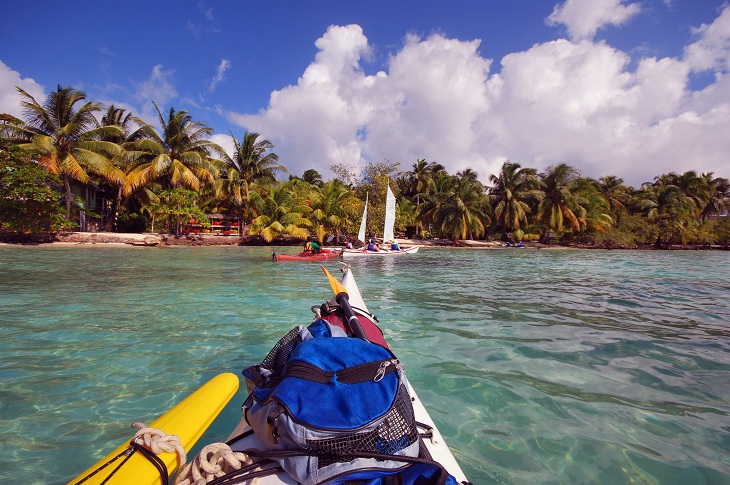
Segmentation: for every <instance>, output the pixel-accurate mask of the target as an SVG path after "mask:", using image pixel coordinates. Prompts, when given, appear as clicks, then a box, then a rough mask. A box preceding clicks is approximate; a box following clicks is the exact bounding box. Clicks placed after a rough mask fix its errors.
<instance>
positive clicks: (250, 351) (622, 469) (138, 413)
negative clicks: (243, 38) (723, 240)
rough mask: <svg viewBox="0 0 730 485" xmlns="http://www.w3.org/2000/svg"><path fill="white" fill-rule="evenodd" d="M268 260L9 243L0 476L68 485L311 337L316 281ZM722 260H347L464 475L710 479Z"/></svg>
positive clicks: (729, 350) (727, 410)
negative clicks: (197, 399) (303, 327)
mask: <svg viewBox="0 0 730 485" xmlns="http://www.w3.org/2000/svg"><path fill="white" fill-rule="evenodd" d="M269 254H270V252H269V251H267V250H266V249H263V248H262V249H257V248H251V249H245V248H165V249H159V250H156V249H149V248H118V249H116V248H103V247H93V248H85V247H84V248H82V247H72V248H57V247H54V248H47V247H38V248H29V247H20V248H16V247H0V321H2V322H3V335H4V338H5V345H4V346H3V348H2V350H0V479H2V480H3V481H10V480H17V481H23V482H33V481H34V480H35V481H36V482H37V483H63V482H64V481H66V480H68V479H70V478H72V477H73V476H74V475H75V474H76V473H77V472H78V471H79V470H81V469H84V468H85V467H86V466H88V464H89V463H90V462H91V461H93V460H94V459H95V458H99V457H101V456H103V455H104V454H105V453H106V452H108V451H110V449H112V448H113V447H115V446H116V444H117V443H118V442H120V441H121V440H122V439H126V438H127V437H128V436H129V435H130V430H129V428H128V425H129V423H131V422H132V421H138V420H141V421H147V420H149V421H151V420H152V419H154V418H155V417H156V416H157V415H159V414H160V413H162V412H164V410H166V409H167V408H169V407H170V406H172V405H173V404H174V403H176V402H178V401H179V400H180V399H182V398H183V397H184V396H186V395H187V394H188V393H189V392H191V391H192V390H193V389H195V388H196V387H198V386H199V385H200V384H201V383H202V382H204V381H205V380H207V379H208V378H210V377H212V376H213V375H215V374H217V373H220V372H224V371H232V372H238V371H240V369H241V368H243V367H244V366H246V365H248V364H251V363H255V362H257V361H259V360H260V359H261V358H262V357H263V356H264V355H265V354H266V352H267V351H268V350H269V348H270V347H271V345H272V344H273V342H274V341H275V340H276V339H277V338H278V337H279V336H280V335H281V334H283V333H285V332H286V331H287V330H289V329H290V328H291V327H293V326H294V325H296V324H300V323H306V322H307V321H308V320H309V318H310V315H309V313H308V309H309V307H310V306H311V305H312V304H314V303H319V302H321V301H324V299H326V298H329V297H330V295H329V290H328V289H327V288H326V285H325V284H324V280H323V278H322V276H321V273H320V272H319V270H318V268H317V267H316V265H299V264H289V265H285V264H274V263H271V262H270V258H269ZM728 258H729V255H728V253H717V252H711V253H710V252H628V251H621V252H619V251H530V250H495V251H448V250H438V249H430V250H429V249H424V250H422V251H420V252H419V253H418V254H417V255H416V256H414V257H412V258H410V257H409V258H403V259H400V260H392V259H391V260H388V259H386V258H384V259H383V260H382V261H354V262H352V266H353V268H354V271H355V272H356V274H357V276H358V281H359V283H360V287H361V289H362V291H363V293H364V296H365V297H366V300H367V301H368V305H369V307H370V310H371V311H373V312H374V313H376V315H378V317H379V318H380V320H381V322H382V323H383V326H384V332H385V334H386V337H387V338H388V340H389V341H390V343H391V347H392V348H393V349H394V351H395V352H396V354H397V355H398V356H399V358H401V360H402V361H403V362H404V363H405V364H406V368H407V369H408V376H409V379H410V380H411V381H412V383H413V384H414V386H415V387H416V389H418V390H419V395H420V396H421V398H422V399H423V400H424V401H425V403H426V405H427V406H428V408H429V409H430V410H431V414H432V417H433V418H434V419H435V421H436V422H437V424H438V425H439V428H440V429H441V431H442V433H443V434H444V435H445V437H446V439H447V441H448V442H449V444H450V445H451V446H452V448H453V449H454V453H455V455H456V456H457V459H459V461H460V462H461V464H462V465H463V468H464V469H465V471H466V473H467V475H468V476H469V477H470V478H471V480H472V481H473V482H474V483H480V484H482V483H490V484H532V483H571V484H581V483H586V484H589V483H590V484H592V483H611V484H624V483H626V484H629V483H645V484H658V483H662V484H664V483H677V484H685V483H692V484H716V483H730V454H729V453H728V451H727V450H730V424H728V423H730V417H729V416H730V404H728V400H727V389H729V388H730V327H729V326H728V323H727V322H730V269H729V268H730V265H729V264H728ZM328 266H330V269H331V270H335V269H336V268H337V265H336V263H328ZM243 398H244V396H243V395H242V392H239V395H238V396H237V397H235V398H234V400H233V401H232V402H231V404H230V405H229V406H228V407H227V408H226V409H225V410H224V412H223V414H222V417H221V418H220V419H218V420H217V421H216V422H215V423H214V424H213V426H212V427H211V429H210V430H209V432H208V433H207V434H206V436H205V437H204V439H205V440H221V439H224V438H225V436H226V434H227V432H228V430H229V429H230V426H231V423H232V422H235V421H237V419H238V416H239V408H238V407H239V406H240V403H241V401H242V400H243ZM40 460H43V463H44V466H43V467H42V469H38V467H37V463H38V462H39V461H40Z"/></svg>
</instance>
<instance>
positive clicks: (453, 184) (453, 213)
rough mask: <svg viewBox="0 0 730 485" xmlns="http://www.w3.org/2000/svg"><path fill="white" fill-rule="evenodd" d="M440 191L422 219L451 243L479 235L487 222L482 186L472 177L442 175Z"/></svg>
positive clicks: (485, 199) (486, 208) (488, 222)
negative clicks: (447, 237)
mask: <svg viewBox="0 0 730 485" xmlns="http://www.w3.org/2000/svg"><path fill="white" fill-rule="evenodd" d="M439 185H440V186H441V187H440V191H439V192H438V193H436V194H435V195H434V196H433V205H432V207H431V208H430V209H429V210H428V211H427V212H426V213H425V214H424V218H425V220H426V221H428V222H429V223H432V224H433V225H434V226H435V227H436V229H437V230H438V232H439V233H441V234H444V235H448V236H449V237H450V238H451V240H452V241H453V243H454V246H456V245H458V244H459V239H467V236H469V237H470V238H474V237H481V236H482V235H483V234H484V232H485V227H486V226H488V225H489V224H490V222H491V221H490V219H489V216H488V215H487V212H488V207H489V204H488V201H487V198H486V197H485V191H484V186H483V185H482V184H481V183H479V182H478V181H477V180H476V178H472V177H470V176H466V177H458V176H457V177H452V176H449V177H443V178H442V179H441V180H440V184H439Z"/></svg>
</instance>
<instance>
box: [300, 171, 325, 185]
mask: <svg viewBox="0 0 730 485" xmlns="http://www.w3.org/2000/svg"><path fill="white" fill-rule="evenodd" d="M302 180H304V181H305V182H307V183H308V184H311V185H314V186H315V187H319V188H322V187H323V186H324V181H323V180H322V175H320V173H319V172H317V171H316V170H315V169H313V168H310V169H308V170H305V171H304V174H302Z"/></svg>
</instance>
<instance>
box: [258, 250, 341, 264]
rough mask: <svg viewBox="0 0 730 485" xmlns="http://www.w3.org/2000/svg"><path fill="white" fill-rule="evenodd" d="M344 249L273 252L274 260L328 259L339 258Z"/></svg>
mask: <svg viewBox="0 0 730 485" xmlns="http://www.w3.org/2000/svg"><path fill="white" fill-rule="evenodd" d="M341 255H342V251H332V250H329V249H323V250H322V252H319V253H312V252H310V251H302V252H301V253H299V254H276V253H271V260H272V261H324V260H326V259H335V258H339V257H340V256H341Z"/></svg>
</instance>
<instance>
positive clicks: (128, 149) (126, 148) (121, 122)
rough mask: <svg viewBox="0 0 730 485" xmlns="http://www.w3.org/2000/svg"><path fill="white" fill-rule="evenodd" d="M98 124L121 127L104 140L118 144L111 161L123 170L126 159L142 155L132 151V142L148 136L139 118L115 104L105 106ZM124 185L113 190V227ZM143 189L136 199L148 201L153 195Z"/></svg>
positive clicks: (108, 134)
mask: <svg viewBox="0 0 730 485" xmlns="http://www.w3.org/2000/svg"><path fill="white" fill-rule="evenodd" d="M99 126H116V127H119V128H121V130H122V131H121V132H113V133H106V134H105V135H104V138H103V139H104V140H105V141H108V142H112V143H116V144H118V145H119V146H120V147H121V148H122V150H121V151H120V152H119V153H118V154H116V155H115V156H114V158H112V163H113V164H114V165H115V166H116V167H117V168H119V169H120V170H122V171H124V170H125V169H126V168H127V165H128V160H129V159H130V158H131V159H134V157H135V156H141V155H143V153H142V152H135V151H134V143H135V142H136V141H139V140H143V139H145V138H148V137H149V130H150V128H149V126H148V125H147V124H146V123H144V122H143V121H142V120H140V119H139V118H137V117H135V116H133V115H132V113H130V112H128V111H127V110H125V109H124V108H117V107H116V106H115V105H113V104H112V105H110V106H108V107H107V110H106V113H104V116H102V117H101V123H100V125H99ZM123 189H124V187H123V186H121V185H119V186H117V187H116V190H114V199H113V201H112V208H111V217H110V221H111V225H112V229H114V228H115V227H114V226H115V224H116V220H117V213H118V212H119V205H120V202H121V199H122V194H123ZM143 190H144V189H142V190H139V189H138V192H137V194H136V195H137V197H136V198H137V199H141V200H142V201H143V202H145V203H146V202H150V201H151V199H152V198H153V196H151V195H150V194H147V193H143Z"/></svg>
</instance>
